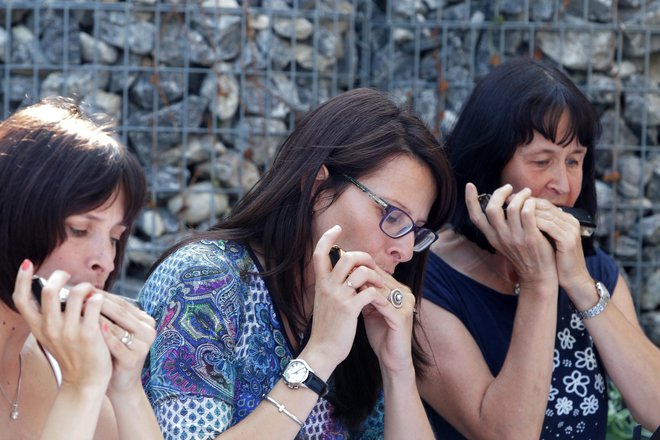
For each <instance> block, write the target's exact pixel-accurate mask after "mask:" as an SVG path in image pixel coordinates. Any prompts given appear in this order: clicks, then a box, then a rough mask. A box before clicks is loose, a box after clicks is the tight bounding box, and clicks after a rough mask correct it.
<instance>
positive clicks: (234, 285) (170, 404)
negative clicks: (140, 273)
mask: <svg viewBox="0 0 660 440" xmlns="http://www.w3.org/2000/svg"><path fill="white" fill-rule="evenodd" d="M259 270H260V267H259V266H258V261H257V259H256V258H254V257H253V255H252V254H251V252H250V251H249V249H248V248H247V247H246V246H244V245H242V244H239V243H237V242H233V241H224V240H219V241H198V242H194V243H191V244H188V245H186V246H184V247H182V248H180V249H178V250H177V251H176V252H174V253H173V254H171V255H170V256H168V257H167V258H166V259H165V261H163V263H162V264H160V265H159V266H158V267H157V268H156V270H155V271H154V272H153V273H152V274H151V276H150V277H149V279H148V280H147V282H146V283H145V285H144V287H143V288H142V290H141V291H140V295H139V302H140V305H141V306H142V308H143V309H144V310H145V311H146V312H147V313H149V314H150V315H151V316H153V317H154V319H155V320H156V329H157V336H156V340H155V341H154V344H153V346H152V348H151V352H150V353H149V356H148V357H147V361H146V364H145V368H144V370H143V377H142V380H143V384H144V386H145V390H146V392H147V396H148V397H149V400H150V401H151V404H152V406H153V407H154V411H155V413H156V417H157V419H158V422H159V424H160V426H161V429H162V431H163V434H164V436H165V438H166V439H176V440H187V439H212V438H215V437H216V436H217V435H218V434H220V433H222V432H223V431H225V430H226V429H228V428H229V427H231V426H233V425H235V424H237V423H238V422H240V421H241V420H243V419H244V418H245V417H246V416H248V415H249V414H250V412H252V410H253V409H254V408H255V407H256V406H257V405H259V403H260V402H261V400H262V399H263V397H262V396H263V395H264V394H268V392H269V391H270V390H271V388H273V386H274V385H275V384H276V383H277V381H278V380H279V379H280V377H281V375H282V371H283V370H284V368H285V367H286V365H287V364H288V362H289V360H290V359H291V358H292V357H293V350H292V348H291V346H290V344H289V342H288V340H287V339H286V337H285V333H284V330H283V326H282V321H281V319H280V317H279V314H278V312H277V310H276V308H275V306H274V304H273V302H272V299H271V297H270V294H269V292H268V288H267V286H266V284H265V282H264V280H263V279H262V278H261V276H260V275H259ZM329 387H330V389H331V390H332V381H330V383H329ZM332 410H333V406H332V404H331V403H330V402H329V401H328V400H326V399H325V398H320V399H319V400H318V402H317V404H316V406H315V407H314V408H313V410H312V412H311V413H310V415H309V417H308V418H307V419H306V420H305V423H304V426H303V427H302V429H301V430H300V432H299V434H298V436H297V438H300V439H302V438H305V439H348V438H362V439H372V438H374V439H375V438H382V436H383V429H384V421H383V420H384V411H383V399H382V393H381V398H380V400H379V403H378V404H377V405H376V408H375V410H374V412H373V413H372V414H371V415H370V416H369V417H368V418H367V419H366V420H365V422H364V423H363V425H362V427H361V429H360V430H359V431H358V432H351V431H349V430H347V429H346V428H345V427H344V426H342V425H341V424H340V423H339V422H338V421H336V420H334V419H333V418H332Z"/></svg>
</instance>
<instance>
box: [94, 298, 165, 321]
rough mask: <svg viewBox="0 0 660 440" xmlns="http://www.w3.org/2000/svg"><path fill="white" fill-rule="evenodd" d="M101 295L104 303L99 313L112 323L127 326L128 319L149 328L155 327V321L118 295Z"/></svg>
mask: <svg viewBox="0 0 660 440" xmlns="http://www.w3.org/2000/svg"><path fill="white" fill-rule="evenodd" d="M102 293H103V295H104V298H105V301H104V302H103V309H102V310H101V313H103V315H105V316H106V317H108V318H110V319H111V320H112V321H113V322H115V323H117V324H119V325H121V326H127V325H129V324H130V323H129V319H130V320H132V319H136V320H138V321H140V322H141V323H143V324H145V325H147V326H149V327H151V328H155V327H156V321H155V320H154V319H153V318H152V317H151V316H150V315H149V314H148V313H146V312H144V311H142V310H141V309H139V308H138V307H137V306H136V305H134V304H133V303H131V302H129V301H127V300H126V299H124V298H123V297H120V296H119V295H115V294H112V293H109V292H103V291H102Z"/></svg>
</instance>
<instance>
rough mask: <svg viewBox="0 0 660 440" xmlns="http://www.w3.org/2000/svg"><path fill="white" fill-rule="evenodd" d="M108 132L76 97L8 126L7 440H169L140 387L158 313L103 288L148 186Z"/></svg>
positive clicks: (0, 410)
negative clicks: (38, 291) (164, 438)
mask: <svg viewBox="0 0 660 440" xmlns="http://www.w3.org/2000/svg"><path fill="white" fill-rule="evenodd" d="M106 128H107V127H106V125H105V124H103V123H101V122H100V121H99V120H96V118H92V117H91V115H90V116H87V115H85V114H84V113H83V112H82V111H81V108H80V106H79V105H78V104H76V103H74V102H73V101H72V100H69V99H65V98H48V99H45V100H43V101H41V102H39V103H36V104H34V105H31V106H29V107H26V108H23V109H21V110H19V111H17V112H16V113H14V114H13V115H12V116H10V117H9V118H8V119H7V120H5V121H4V122H2V123H0V206H1V207H2V208H1V212H0V298H1V300H2V301H1V302H0V322H1V323H2V325H1V326H0V378H1V379H0V392H1V394H2V396H0V397H2V398H1V399H0V432H1V433H2V434H0V437H2V438H7V439H9V438H11V439H16V438H21V439H23V438H25V439H34V438H44V439H49V440H51V439H59V438H62V439H74V438H75V439H83V438H95V439H119V438H121V439H122V440H125V439H141V440H143V439H149V438H162V435H161V434H160V431H159V429H158V424H157V423H156V421H155V418H154V415H153V412H152V411H151V407H150V405H149V402H148V400H147V398H146V396H145V394H144V390H143V389H142V386H141V383H140V371H141V367H142V365H143V363H144V358H145V356H146V354H147V352H148V350H149V346H150V345H151V342H152V341H153V339H154V336H155V331H154V322H153V319H151V317H149V316H148V315H147V314H145V313H144V312H142V311H140V310H139V309H138V308H137V307H135V306H133V305H131V304H129V303H128V302H127V301H125V300H123V299H122V298H119V297H117V296H115V295H112V294H110V293H107V292H105V291H104V290H106V289H108V288H109V287H110V285H111V283H112V281H113V279H114V278H115V276H116V274H117V271H118V269H119V268H120V267H121V261H122V255H123V250H124V247H125V245H126V240H127V239H128V234H129V229H130V226H131V224H132V223H133V221H134V220H135V218H136V216H137V214H138V213H139V211H140V209H141V208H142V204H143V202H144V197H145V187H146V185H145V179H144V175H143V172H142V169H141V167H140V165H139V164H138V163H137V161H136V160H135V159H134V158H133V157H132V156H131V154H130V153H129V152H128V151H127V150H126V148H125V147H124V146H122V145H121V144H120V143H118V142H117V141H116V140H115V139H114V138H113V136H112V135H111V134H110V132H109V131H107V130H106ZM17 274H18V275H17ZM35 274H36V275H38V276H39V277H40V281H39V280H37V283H38V284H35V285H34V286H35V287H34V288H35V289H36V288H41V295H40V297H39V298H40V302H38V301H37V300H36V298H37V297H35V296H33V282H34V281H33V275H35ZM65 283H66V284H67V285H68V288H67V290H63V288H64V285H65ZM67 293H68V298H66V302H62V300H61V299H64V298H65V294H67Z"/></svg>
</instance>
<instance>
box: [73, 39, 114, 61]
mask: <svg viewBox="0 0 660 440" xmlns="http://www.w3.org/2000/svg"><path fill="white" fill-rule="evenodd" d="M79 35H80V51H81V55H82V59H83V60H84V61H86V62H88V63H98V64H114V63H115V62H117V57H118V52H117V49H115V48H114V47H112V46H110V45H109V44H106V43H104V42H103V41H101V40H97V39H95V38H94V37H92V36H91V35H89V34H87V33H85V32H80V34H79Z"/></svg>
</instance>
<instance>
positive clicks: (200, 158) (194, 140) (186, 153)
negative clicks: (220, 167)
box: [158, 134, 227, 166]
mask: <svg viewBox="0 0 660 440" xmlns="http://www.w3.org/2000/svg"><path fill="white" fill-rule="evenodd" d="M226 151H227V147H225V146H224V145H223V144H222V142H220V141H219V140H218V139H217V138H216V137H215V136H211V135H196V134H192V135H189V136H188V138H187V142H186V143H185V144H180V145H177V146H176V147H173V148H169V149H168V150H166V151H165V152H163V153H161V154H159V155H158V163H159V164H168V165H175V164H178V163H181V164H185V165H186V166H191V165H194V164H198V163H201V162H206V161H209V160H213V159H215V158H217V157H219V156H222V155H223V154H224V153H225V152H226Z"/></svg>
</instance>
